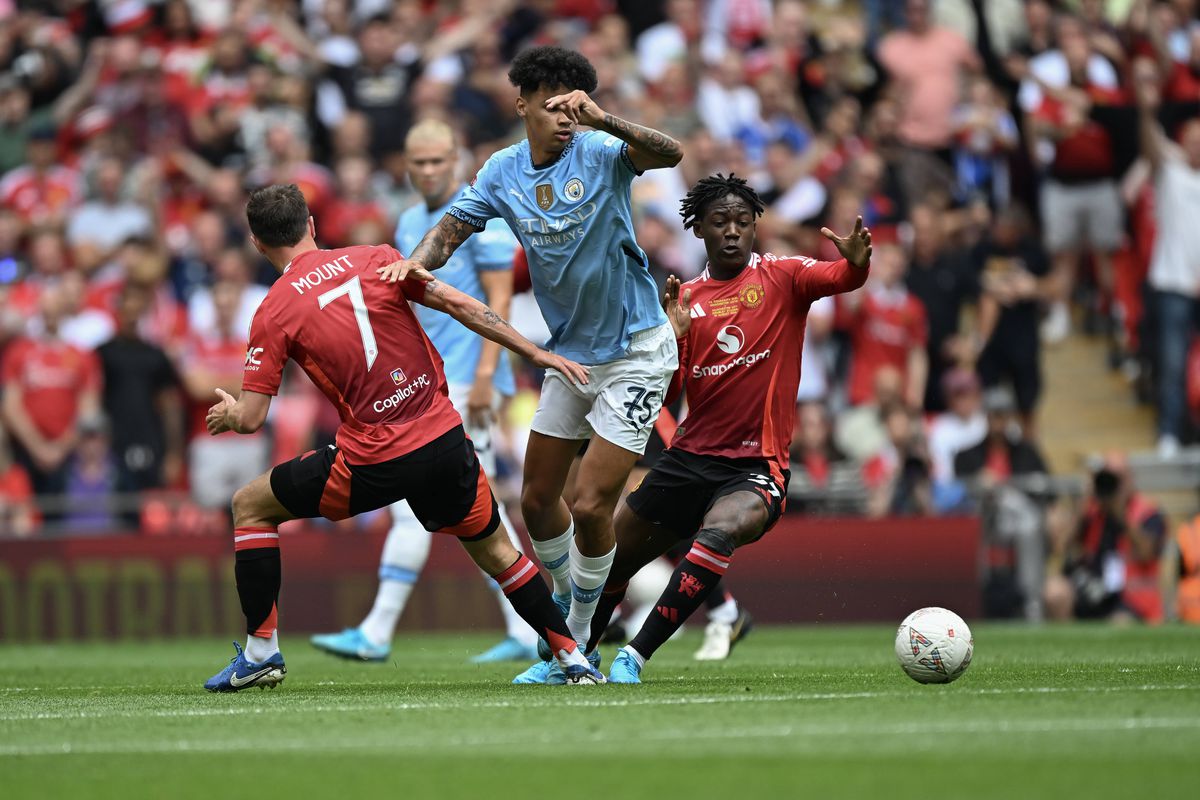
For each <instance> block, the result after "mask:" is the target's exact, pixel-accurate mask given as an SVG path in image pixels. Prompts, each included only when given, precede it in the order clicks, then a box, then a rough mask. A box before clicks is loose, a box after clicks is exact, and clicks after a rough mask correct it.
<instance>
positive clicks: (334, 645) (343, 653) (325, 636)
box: [308, 628, 392, 661]
mask: <svg viewBox="0 0 1200 800" xmlns="http://www.w3.org/2000/svg"><path fill="white" fill-rule="evenodd" d="M308 641H309V642H311V643H312V646H313V647H315V648H317V649H318V650H324V651H325V652H326V653H329V654H331V655H335V656H339V657H341V658H350V659H354V660H355V661H387V659H388V656H390V655H391V654H392V648H390V647H388V646H387V645H378V644H372V643H371V642H370V641H369V640H368V639H367V637H366V636H365V635H363V632H362V629H361V628H346V629H345V630H344V631H342V632H341V633H318V634H317V635H316V636H313V637H312V638H311V639H309V640H308Z"/></svg>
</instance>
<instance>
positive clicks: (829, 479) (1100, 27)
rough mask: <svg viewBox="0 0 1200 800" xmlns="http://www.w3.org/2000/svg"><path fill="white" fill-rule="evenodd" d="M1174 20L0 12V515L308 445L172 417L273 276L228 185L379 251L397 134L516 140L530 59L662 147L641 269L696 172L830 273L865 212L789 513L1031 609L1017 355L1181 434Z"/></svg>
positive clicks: (1192, 303)
mask: <svg viewBox="0 0 1200 800" xmlns="http://www.w3.org/2000/svg"><path fill="white" fill-rule="evenodd" d="M1198 5H1200V4H1198V3H1197V2H1196V0H1107V2H1106V1H1105V0H1077V2H1049V0H1024V1H1023V2H1022V0H986V2H985V0H864V1H863V2H852V0H840V1H839V0H809V1H808V2H803V1H802V0H709V1H708V2H701V1H700V0H657V1H656V0H649V1H647V0H642V1H641V2H631V1H630V0H490V1H489V2H480V1H479V0H457V1H456V2H432V1H431V0H396V1H395V2H390V1H388V0H204V1H203V2H201V1H200V0H162V2H154V1H153V0H44V1H43V2H17V0H0V386H2V390H3V401H2V405H0V426H2V432H0V534H6V535H18V536H24V535H31V534H32V533H34V532H35V531H37V530H42V529H45V530H51V529H53V528H54V526H60V528H62V529H66V530H69V531H73V532H82V531H107V530H114V529H120V528H124V527H138V526H141V527H143V528H147V527H150V528H154V529H161V528H169V527H171V525H170V523H169V522H164V520H163V517H162V508H163V506H162V505H161V504H160V503H156V502H152V499H153V498H155V497H157V496H159V493H167V494H169V493H172V492H173V493H176V494H178V493H182V492H187V493H188V494H189V495H190V501H189V503H188V505H189V507H190V508H191V509H193V511H195V512H196V513H198V514H199V516H197V517H195V518H196V519H205V518H206V517H205V516H204V514H205V513H207V511H206V510H213V511H212V513H214V514H221V513H223V511H222V509H223V508H224V507H225V506H226V505H227V503H228V500H229V497H230V496H231V495H232V492H233V490H234V489H235V488H236V487H237V486H238V485H240V484H241V483H243V482H245V481H246V480H248V479H249V478H250V477H252V476H254V475H255V474H257V473H259V472H261V471H262V470H263V469H265V468H266V467H267V466H268V465H269V464H270V463H272V461H273V460H274V456H275V454H276V453H280V454H287V455H288V457H290V455H291V454H293V453H294V452H296V450H297V448H300V447H302V446H305V445H308V444H310V443H319V442H320V441H322V440H323V439H326V438H328V437H329V436H330V432H331V431H332V430H333V428H334V427H336V422H337V421H336V416H335V412H334V411H333V409H332V408H330V407H329V405H328V404H327V403H324V402H323V401H322V400H320V399H319V395H317V394H316V393H315V390H314V389H313V388H312V387H311V386H309V385H307V384H306V383H305V380H304V378H303V376H300V375H296V376H292V377H291V380H290V381H289V382H288V383H287V385H286V389H285V392H284V395H283V396H282V397H281V402H279V403H277V405H276V407H275V411H274V416H273V419H272V425H271V427H270V431H269V433H264V434H259V435H256V436H255V437H245V438H238V437H234V436H228V435H227V436H224V437H219V438H217V439H211V438H209V437H208V436H207V435H206V433H205V430H204V425H203V416H204V411H205V410H206V408H207V407H208V405H209V404H211V402H212V401H213V398H214V394H213V390H214V388H215V387H221V388H224V389H226V390H228V391H230V392H236V390H237V389H238V387H239V386H240V380H241V372H242V367H243V363H244V359H245V358H246V342H245V337H246V333H247V331H248V327H249V321H250V318H251V317H252V315H253V313H254V310H255V309H256V308H257V305H258V303H259V302H260V301H261V300H262V298H263V296H264V294H265V292H266V289H267V286H269V285H270V283H271V282H272V281H273V280H274V277H275V276H274V273H273V271H272V270H271V268H270V267H269V265H267V264H265V263H264V262H263V261H262V260H261V258H259V257H258V255H257V254H256V253H255V252H254V250H253V249H252V248H249V247H248V241H247V235H246V227H245V221H244V213H243V212H244V203H245V199H246V196H247V192H248V191H250V190H252V189H253V188H255V187H258V186H262V185H265V184H269V183H295V184H297V185H298V186H299V187H300V188H301V189H302V191H303V192H304V194H305V196H306V197H307V199H308V202H309V205H310V207H311V209H312V211H313V214H314V217H315V218H316V227H317V233H318V238H319V240H320V243H321V244H322V245H323V246H327V247H339V246H344V245H349V244H360V243H362V244H376V243H383V242H391V241H392V236H393V231H394V229H395V223H396V219H397V217H398V215H399V214H400V212H401V211H402V210H404V209H405V208H407V207H408V206H409V205H411V204H413V203H414V202H415V201H416V200H417V195H416V193H415V192H414V191H413V189H412V187H411V186H410V185H409V182H408V178H407V176H406V168H405V159H404V153H403V141H404V135H405V132H406V131H407V130H408V128H409V127H410V126H411V125H412V124H413V123H414V122H415V121H418V120H421V119H425V118H438V119H442V120H445V121H446V122H448V123H449V124H450V125H451V126H452V127H453V128H454V129H455V130H456V131H457V132H458V134H459V139H460V142H461V143H462V146H463V153H462V157H461V158H460V162H461V163H463V164H464V165H465V168H464V175H463V178H464V180H465V179H468V178H469V177H470V175H471V174H472V173H473V171H474V168H476V167H478V165H480V164H482V162H483V160H484V159H486V158H487V156H488V155H490V154H491V153H492V152H494V151H495V150H497V149H499V148H501V147H504V146H506V145H507V144H509V143H511V142H513V141H515V140H516V139H517V138H519V137H520V136H521V135H522V129H521V125H520V120H519V119H518V118H517V117H516V114H515V111H514V102H513V101H514V99H515V91H516V90H515V89H514V88H513V87H512V86H510V85H509V83H508V80H507V77H506V72H507V62H508V61H509V60H511V58H512V57H513V55H514V54H515V53H516V52H518V51H519V50H520V49H521V48H523V47H526V46H529V45H531V44H548V43H552V44H559V45H562V46H566V47H570V48H573V49H576V50H578V51H579V52H581V53H583V54H584V55H585V56H587V57H588V58H589V59H590V60H591V61H592V63H593V64H594V65H595V66H596V69H597V72H598V75H599V83H600V86H599V89H598V90H597V92H596V99H597V101H598V103H599V104H600V105H601V106H602V107H603V108H605V109H606V110H610V111H612V112H614V113H616V114H618V115H621V116H624V117H627V118H630V119H634V120H637V121H639V122H643V123H645V124H648V125H652V126H654V127H657V128H660V129H662V130H665V131H668V132H669V133H671V134H672V135H674V136H676V137H677V138H679V139H680V140H681V141H682V142H683V145H684V150H685V154H686V155H685V158H684V160H683V162H682V163H681V164H680V166H679V167H677V168H675V169H673V170H660V171H656V172H654V173H650V174H647V175H646V176H644V177H642V178H640V179H638V180H637V181H635V183H634V205H635V214H636V225H637V232H638V238H639V241H640V243H641V244H642V246H643V248H644V249H645V250H646V251H647V253H648V255H649V257H650V261H651V264H652V270H653V271H654V272H655V277H656V278H657V279H658V280H659V281H660V283H661V282H662V281H663V280H664V279H665V276H666V275H667V274H672V273H673V274H677V275H680V276H681V277H683V278H685V279H687V278H690V277H693V276H695V275H696V274H698V273H699V272H700V271H701V270H702V269H703V266H704V263H703V262H704V252H703V247H702V245H701V244H700V242H699V241H698V240H697V239H695V238H694V237H692V236H690V235H685V232H684V231H683V229H682V228H681V226H680V224H679V219H678V216H677V214H678V202H679V200H680V198H682V196H683V195H684V193H685V192H686V190H687V188H688V187H689V186H690V185H691V184H692V183H694V182H695V181H696V180H698V179H699V178H701V177H703V176H705V175H708V174H711V173H714V172H718V171H720V172H726V173H728V172H734V173H736V174H738V175H741V176H744V177H747V178H748V179H749V180H750V181H751V183H752V185H753V186H754V187H755V188H756V189H757V190H758V191H759V193H760V194H761V195H762V197H763V199H764V201H765V203H766V205H767V211H766V213H765V215H764V217H763V219H762V220H761V223H760V226H759V243H758V247H759V249H760V250H761V251H771V252H775V253H780V254H784V253H804V254H811V255H817V256H821V257H825V258H833V257H836V255H835V253H833V251H832V250H831V246H830V244H829V243H828V242H827V241H826V240H824V239H822V238H821V237H820V236H819V235H818V233H817V232H818V231H819V230H820V228H821V227H822V226H828V227H830V228H832V229H833V230H835V231H845V230H848V229H850V228H851V227H852V225H853V223H854V218H855V217H856V216H857V215H860V214H861V215H862V216H863V217H864V220H865V222H866V223H867V224H868V225H869V226H870V227H871V229H872V231H873V234H874V241H875V256H874V260H873V267H872V273H871V278H870V280H869V282H868V284H867V286H865V287H864V288H863V289H861V290H859V291H858V292H855V293H854V294H852V295H849V296H846V297H839V298H838V299H837V300H836V301H834V300H826V301H822V302H820V303H818V304H816V305H814V306H813V309H812V311H811V314H810V317H809V327H808V333H807V339H806V341H805V349H804V374H803V379H802V383H801V392H800V397H798V398H797V401H798V405H797V421H798V424H797V426H796V434H795V440H794V443H793V473H794V477H793V487H792V493H793V507H795V508H803V509H806V510H808V511H816V512H822V511H824V512H839V513H863V514H870V515H875V516H883V515H888V514H929V513H952V512H962V511H972V510H977V511H980V512H981V513H983V514H984V517H985V519H987V520H992V521H994V524H993V523H992V522H989V526H990V528H991V529H992V530H993V533H994V536H993V538H995V540H996V541H997V542H1000V543H1002V544H1005V545H1006V546H1007V547H1009V548H1010V549H1011V550H1012V552H1013V553H1014V554H1015V555H1014V557H1013V564H1014V567H1013V575H1014V578H1013V585H1014V586H1015V587H1016V590H1015V591H1016V593H1017V595H1019V596H1020V597H1023V598H1024V600H1025V602H1026V603H1027V604H1028V603H1034V605H1038V604H1039V602H1040V601H1035V600H1034V598H1035V597H1039V598H1040V595H1041V592H1040V590H1039V589H1038V587H1037V585H1036V584H1037V582H1038V581H1039V580H1040V577H1039V576H1040V575H1041V574H1042V572H1044V571H1045V558H1046V553H1045V552H1044V549H1045V548H1044V547H1043V546H1042V542H1043V541H1044V540H1045V531H1044V527H1045V522H1044V514H1043V513H1042V511H1043V508H1042V505H1043V504H1044V502H1045V499H1044V498H1042V497H1040V496H1038V494H1037V492H1026V491H1016V490H1014V491H1008V490H1007V489H1006V488H1005V487H1012V486H1015V485H1016V483H1015V482H1014V481H1015V478H1017V477H1021V476H1030V475H1043V474H1044V473H1045V472H1046V467H1045V464H1044V461H1043V459H1042V456H1041V454H1040V452H1039V448H1038V440H1039V429H1038V414H1037V412H1038V407H1039V399H1040V396H1041V388H1042V380H1041V350H1042V348H1043V346H1053V345H1054V344H1056V343H1058V342H1060V341H1062V339H1063V338H1064V337H1066V336H1067V335H1068V334H1069V333H1070V331H1071V328H1072V326H1074V325H1080V326H1082V327H1083V328H1084V329H1085V330H1086V331H1088V332H1089V333H1092V334H1093V335H1099V336H1103V337H1105V340H1106V341H1107V342H1108V343H1109V352H1110V362H1111V366H1112V368H1114V369H1118V368H1119V369H1122V370H1123V371H1124V372H1125V374H1127V375H1128V376H1129V377H1130V378H1131V381H1132V382H1133V383H1134V384H1135V385H1136V387H1137V388H1138V390H1139V391H1140V393H1141V396H1142V397H1143V399H1145V400H1147V401H1149V402H1154V403H1156V404H1157V408H1158V411H1159V429H1158V436H1159V450H1160V452H1162V453H1163V454H1164V455H1171V454H1173V453H1174V452H1175V451H1176V450H1178V448H1179V447H1180V445H1181V444H1182V443H1186V442H1188V441H1190V440H1192V439H1193V438H1194V430H1193V419H1192V412H1193V411H1194V410H1195V409H1197V408H1200V348H1197V347H1194V346H1193V339H1192V332H1194V326H1195V324H1196V319H1197V314H1196V298H1197V295H1198V294H1200V238H1198V237H1200V225H1197V224H1196V223H1195V220H1196V219H1200V122H1198V121H1197V120H1198V119H1200V17H1198ZM522 308H528V304H525V305H524V306H523V305H522V304H520V303H517V304H515V305H514V309H515V311H514V313H516V314H517V319H516V320H515V321H516V322H517V323H518V325H519V326H523V327H524V328H525V329H527V330H530V331H534V330H536V328H537V324H538V322H539V321H538V320H536V319H522V312H521V309H522ZM535 313H536V312H535ZM524 316H525V317H532V316H534V315H531V314H528V313H527V312H526V313H524ZM522 385H523V386H524V390H525V391H526V392H527V393H528V392H536V390H537V385H538V380H537V376H536V375H533V374H531V373H530V372H529V371H528V370H525V371H524V372H523V373H522ZM529 407H530V404H529V403H528V402H525V401H522V400H521V398H520V397H518V399H517V401H515V402H513V403H512V404H511V405H510V408H509V413H508V414H507V424H508V426H509V427H510V428H511V429H512V436H511V439H512V443H511V444H510V446H509V451H510V457H511V458H512V459H519V455H520V453H519V449H520V446H521V440H522V439H523V434H522V433H521V432H520V429H521V426H522V425H526V424H527V422H528V419H527V417H528V413H527V411H528V408H529ZM517 471H518V472H519V470H517ZM1110 471H1111V470H1110ZM1118 473H1119V471H1117V472H1116V473H1114V474H1118ZM1105 486H1106V487H1107V486H1108V484H1105ZM1109 488H1111V487H1109ZM1115 492H1116V490H1112V492H1110V495H1112V494H1113V493H1115ZM164 496H165V495H164ZM1122 497H1124V495H1122ZM35 499H36V500H37V502H34V501H35ZM1139 502H1141V501H1140V500H1139ZM1138 508H1139V513H1142V512H1143V511H1144V507H1143V506H1141V505H1139V506H1138ZM151 512H153V513H151ZM214 524H218V525H219V524H220V523H214ZM1085 527H1086V526H1085ZM1102 528H1103V525H1101V524H1100V523H1091V528H1088V530H1092V531H1095V530H1101V529H1102ZM1087 536H1089V537H1091V539H1088V541H1091V540H1092V539H1094V540H1096V541H1100V540H1101V539H1104V537H1103V536H1102V535H1100V534H1091V533H1089V534H1087ZM1085 538H1086V537H1085ZM1153 538H1154V537H1153V536H1152V535H1150V534H1147V537H1142V538H1138V539H1136V540H1134V545H1133V547H1134V550H1136V552H1137V553H1144V552H1150V551H1147V550H1146V549H1145V548H1146V547H1150V546H1151V545H1153V542H1152V541H1150V540H1151V539H1153ZM1158 538H1159V539H1161V538H1162V536H1161V535H1160V536H1159V537H1158ZM1060 539H1061V537H1060ZM1054 541H1055V547H1059V549H1060V550H1061V551H1062V552H1066V550H1068V549H1070V548H1068V546H1067V543H1066V542H1065V541H1060V540H1059V539H1055V540H1054ZM1080 541H1083V540H1082V539H1081V540H1080ZM1151 549H1153V548H1151ZM1064 558H1065V556H1064ZM1072 563H1073V564H1075V562H1072ZM1051 588H1052V589H1055V590H1056V591H1057V594H1053V598H1052V599H1053V600H1054V602H1055V603H1057V604H1058V605H1057V606H1055V608H1058V607H1059V606H1061V605H1062V604H1064V603H1066V602H1068V601H1067V600H1066V599H1064V598H1066V597H1067V591H1066V589H1064V588H1063V586H1061V585H1055V586H1053V587H1051ZM1025 613H1026V614H1028V615H1030V616H1039V615H1040V614H1041V613H1043V612H1042V610H1041V608H1040V607H1038V608H1028V607H1027V608H1026V609H1025Z"/></svg>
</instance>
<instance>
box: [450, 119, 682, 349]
mask: <svg viewBox="0 0 1200 800" xmlns="http://www.w3.org/2000/svg"><path fill="white" fill-rule="evenodd" d="M626 151H627V145H626V144H625V142H623V141H621V140H620V139H618V138H617V137H615V136H610V135H608V134H607V133H601V132H599V131H589V132H586V133H576V134H575V136H574V137H572V139H571V141H570V142H568V143H567V146H566V148H565V149H564V150H563V152H562V153H561V154H560V155H559V157H558V159H557V160H555V161H554V162H553V163H552V164H548V165H546V166H543V167H536V166H534V164H533V159H532V157H531V156H530V152H529V142H528V141H522V142H520V143H519V144H515V145H513V146H511V147H506V148H505V149H503V150H501V151H499V152H497V153H495V154H493V155H492V157H491V158H489V159H488V160H487V163H485V164H484V165H483V168H482V169H480V170H479V174H478V175H476V176H475V181H474V183H473V184H472V185H471V186H469V187H467V189H466V190H465V191H464V192H463V193H462V194H461V195H460V196H459V197H458V199H457V200H455V201H454V202H453V203H452V204H451V206H450V211H449V213H450V214H452V215H453V216H455V217H457V218H458V219H460V220H463V221H464V222H467V223H469V224H471V225H474V226H475V227H477V228H482V227H483V226H484V225H485V223H486V222H487V221H488V220H489V219H492V218H494V217H502V218H503V219H504V221H505V222H507V223H508V227H509V228H511V229H512V231H513V233H515V234H516V235H517V238H518V239H519V240H520V241H521V244H522V245H523V246H524V248H525V254H526V256H527V258H528V259H529V274H530V278H531V279H532V281H533V292H534V296H535V297H536V298H537V302H538V307H539V308H541V311H542V316H543V317H544V318H545V320H546V325H547V327H549V329H550V333H551V336H552V338H551V340H550V347H551V348H552V349H553V350H554V352H556V353H558V354H560V355H562V356H564V357H566V358H570V359H572V360H575V361H579V362H580V363H583V364H603V363H605V362H608V361H615V360H617V359H619V358H622V357H623V356H624V354H625V350H626V348H628V346H629V342H630V339H631V337H632V336H633V334H635V333H637V332H638V331H642V330H646V329H647V328H653V327H656V326H658V325H662V324H664V323H666V321H667V317H666V314H664V313H663V310H662V307H661V306H660V305H659V302H658V288H657V287H656V286H655V285H654V280H653V279H652V278H651V277H650V272H649V270H648V268H647V267H648V261H647V259H646V254H645V253H644V252H643V251H642V249H641V248H640V247H638V243H637V240H636V239H635V238H634V235H633V214H632V209H631V207H630V199H629V190H630V184H631V183H632V181H633V177H634V175H636V174H637V170H636V169H635V168H634V166H633V162H632V161H630V160H629V154H628V153H627V152H626Z"/></svg>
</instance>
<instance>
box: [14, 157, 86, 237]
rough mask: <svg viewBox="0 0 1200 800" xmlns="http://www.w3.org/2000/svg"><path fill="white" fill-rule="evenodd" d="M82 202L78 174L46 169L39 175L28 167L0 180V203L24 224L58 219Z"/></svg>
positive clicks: (18, 169)
mask: <svg viewBox="0 0 1200 800" xmlns="http://www.w3.org/2000/svg"><path fill="white" fill-rule="evenodd" d="M81 200H83V188H82V186H81V181H80V178H79V173H77V172H75V170H73V169H68V168H67V167H50V169H48V170H46V171H45V172H42V173H39V172H38V171H37V170H35V169H34V168H33V167H31V166H28V165H26V166H23V167H17V168H16V169H14V170H12V171H11V172H9V173H7V174H6V175H5V176H4V180H3V181H0V202H2V203H3V204H4V205H5V206H6V207H7V208H11V209H12V210H14V211H16V212H17V213H18V214H19V215H20V216H21V219H23V220H24V221H25V222H35V223H41V222H45V221H46V217H58V216H62V215H64V214H66V213H67V212H68V211H69V210H70V209H72V208H73V207H75V206H76V205H78V204H79V202H80V201H81Z"/></svg>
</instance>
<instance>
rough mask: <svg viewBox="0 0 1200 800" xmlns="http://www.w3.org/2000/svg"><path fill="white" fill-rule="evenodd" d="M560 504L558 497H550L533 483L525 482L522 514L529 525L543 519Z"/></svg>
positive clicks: (522, 495) (522, 492) (522, 491)
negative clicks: (533, 521)
mask: <svg viewBox="0 0 1200 800" xmlns="http://www.w3.org/2000/svg"><path fill="white" fill-rule="evenodd" d="M558 502H559V498H558V497H552V496H549V495H548V493H546V492H544V491H542V490H541V489H540V488H539V487H538V486H537V485H536V484H535V483H533V482H532V481H525V483H524V485H522V486H521V514H522V515H523V516H524V517H525V521H526V523H527V524H528V523H529V521H530V520H538V519H541V518H542V517H543V516H545V515H546V514H547V513H549V512H550V510H551V509H552V508H553V507H554V505H555V504H556V503H558Z"/></svg>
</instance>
